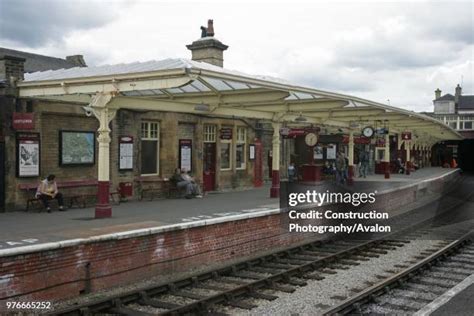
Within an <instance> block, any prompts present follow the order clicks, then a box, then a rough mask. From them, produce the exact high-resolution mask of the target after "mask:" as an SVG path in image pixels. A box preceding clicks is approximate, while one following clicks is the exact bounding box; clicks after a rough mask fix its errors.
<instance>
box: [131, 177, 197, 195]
mask: <svg viewBox="0 0 474 316" xmlns="http://www.w3.org/2000/svg"><path fill="white" fill-rule="evenodd" d="M135 181H136V182H137V183H138V188H139V192H140V193H139V194H140V195H139V196H140V200H143V198H144V197H145V195H148V198H149V200H150V201H152V200H153V199H154V198H155V197H158V198H180V197H182V196H183V190H179V189H178V187H177V186H176V183H174V182H173V181H171V180H170V179H168V178H160V177H153V176H141V177H138V178H136V179H135ZM198 185H199V186H200V187H201V188H202V187H203V184H202V183H198Z"/></svg>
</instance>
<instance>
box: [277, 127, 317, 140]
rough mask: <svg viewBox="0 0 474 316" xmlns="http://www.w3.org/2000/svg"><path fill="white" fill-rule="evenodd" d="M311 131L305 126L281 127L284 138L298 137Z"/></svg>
mask: <svg viewBox="0 0 474 316" xmlns="http://www.w3.org/2000/svg"><path fill="white" fill-rule="evenodd" d="M308 132H310V131H309V130H308V129H305V128H289V127H282V128H280V135H281V136H282V137H283V138H296V137H299V136H305V135H306V134H308Z"/></svg>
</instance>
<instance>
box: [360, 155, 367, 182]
mask: <svg viewBox="0 0 474 316" xmlns="http://www.w3.org/2000/svg"><path fill="white" fill-rule="evenodd" d="M359 161H360V168H359V178H362V177H364V178H367V169H369V153H368V152H367V151H366V150H365V149H364V150H361V152H360V154H359Z"/></svg>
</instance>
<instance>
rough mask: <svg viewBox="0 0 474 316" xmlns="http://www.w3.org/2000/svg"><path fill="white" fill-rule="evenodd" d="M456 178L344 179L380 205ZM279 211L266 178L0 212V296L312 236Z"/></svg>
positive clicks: (210, 260)
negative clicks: (159, 196)
mask: <svg viewBox="0 0 474 316" xmlns="http://www.w3.org/2000/svg"><path fill="white" fill-rule="evenodd" d="M459 178H460V172H459V169H442V168H425V169H422V170H419V171H417V172H415V173H413V174H411V175H409V176H406V175H399V176H397V175H394V176H393V177H392V179H390V180H389V181H386V180H384V179H383V178H381V176H380V175H373V176H369V177H367V178H365V179H363V178H361V179H359V178H358V179H356V181H355V183H354V185H353V186H351V187H350V188H348V189H350V190H354V191H358V190H361V191H365V190H377V191H378V192H377V200H378V201H377V202H379V201H380V203H381V204H380V206H383V207H387V208H391V209H392V210H399V209H401V208H402V207H404V206H406V205H408V204H416V203H418V202H420V200H421V199H422V198H423V196H424V195H423V194H420V192H425V191H426V190H430V191H433V192H438V194H439V195H442V194H443V190H446V189H447V188H449V187H450V186H451V185H452V182H453V181H456V180H457V179H459ZM379 179H380V181H379ZM287 220H288V216H287V214H286V213H284V212H282V211H281V210H280V208H279V200H277V199H272V198H269V197H268V187H267V186H264V187H261V188H257V189H251V190H246V191H236V192H226V193H211V194H208V195H206V196H205V197H204V198H202V199H193V200H187V199H167V200H154V201H137V202H126V203H122V204H120V205H117V206H114V211H113V217H111V218H106V219H94V209H93V208H89V209H70V210H68V211H67V212H54V211H53V212H52V213H31V212H30V213H26V212H23V213H22V212H12V213H3V214H0V284H2V285H4V286H3V287H2V288H0V301H1V300H2V299H9V298H21V299H29V300H31V299H35V300H39V299H63V298H68V297H73V296H77V295H80V294H83V293H89V292H91V291H92V292H95V291H98V290H101V289H105V288H110V287H113V286H117V285H121V284H126V283H130V282H135V281H137V280H139V279H146V278H147V277H151V276H156V275H164V276H168V275H170V274H177V273H182V272H184V271H190V270H192V269H194V268H196V267H203V266H209V267H210V266H211V265H214V266H215V265H217V264H224V263H227V262H231V261H238V260H242V259H244V258H249V257H253V256H257V255H261V254H262V253H265V252H271V251H276V250H278V249H284V248H286V247H288V246H289V245H291V246H295V245H298V244H303V243H307V242H311V241H314V240H318V239H320V238H321V237H320V236H315V235H314V234H292V233H289V231H288V227H287V226H285V225H284V223H286V222H287Z"/></svg>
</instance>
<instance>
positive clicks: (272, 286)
mask: <svg viewBox="0 0 474 316" xmlns="http://www.w3.org/2000/svg"><path fill="white" fill-rule="evenodd" d="M267 287H268V288H269V289H272V290H274V291H279V292H283V293H293V292H294V291H296V289H295V288H294V287H292V286H287V285H281V284H277V283H276V282H270V283H269V284H268V285H267Z"/></svg>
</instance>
